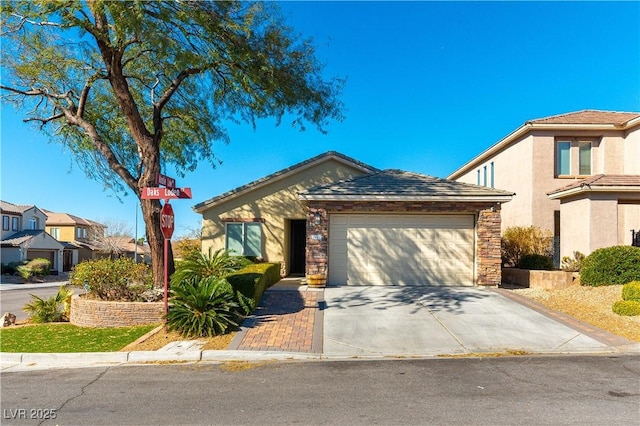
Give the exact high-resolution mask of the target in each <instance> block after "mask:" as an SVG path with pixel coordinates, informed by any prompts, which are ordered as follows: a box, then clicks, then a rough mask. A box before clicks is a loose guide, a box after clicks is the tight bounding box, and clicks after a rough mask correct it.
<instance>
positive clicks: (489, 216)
mask: <svg viewBox="0 0 640 426" xmlns="http://www.w3.org/2000/svg"><path fill="white" fill-rule="evenodd" d="M500 222H501V219H500V204H496V205H495V206H493V207H491V208H489V209H484V210H480V212H479V213H478V223H477V227H476V229H477V238H478V241H477V244H476V250H477V262H478V268H477V274H478V275H477V284H478V285H479V286H498V285H500V282H501V280H502V269H501V267H502V257H501V253H500Z"/></svg>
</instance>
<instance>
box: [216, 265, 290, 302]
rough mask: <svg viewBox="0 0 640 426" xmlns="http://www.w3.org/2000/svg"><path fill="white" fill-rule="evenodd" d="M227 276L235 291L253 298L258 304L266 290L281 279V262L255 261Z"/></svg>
mask: <svg viewBox="0 0 640 426" xmlns="http://www.w3.org/2000/svg"><path fill="white" fill-rule="evenodd" d="M226 278H227V281H229V283H230V284H231V286H232V287H233V289H234V290H235V291H238V292H240V293H242V295H244V296H246V297H249V298H251V299H253V300H254V301H255V306H258V304H259V303H260V300H261V299H262V295H263V294H264V292H265V290H266V289H268V288H269V287H271V286H272V285H274V284H275V283H277V282H278V281H280V264H279V263H255V264H252V265H249V266H245V267H244V268H242V269H241V270H239V271H238V272H234V273H232V274H230V275H228V276H227V277H226Z"/></svg>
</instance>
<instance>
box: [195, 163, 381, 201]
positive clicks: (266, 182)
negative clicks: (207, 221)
mask: <svg viewBox="0 0 640 426" xmlns="http://www.w3.org/2000/svg"><path fill="white" fill-rule="evenodd" d="M330 159H333V160H336V161H339V162H340V163H342V164H346V165H348V166H350V167H353V168H355V169H358V170H360V171H362V172H365V173H371V172H372V171H374V170H377V169H375V168H373V167H369V168H367V167H365V165H363V164H358V163H354V162H351V161H348V160H347V159H345V158H342V157H341V156H340V155H335V154H330V155H328V156H326V157H321V158H318V159H317V160H316V161H312V162H310V163H307V164H304V165H302V166H300V167H298V168H295V169H293V170H289V171H287V172H286V173H282V174H280V175H277V176H273V177H272V178H270V179H265V180H264V181H262V182H259V183H257V184H256V185H255V186H249V187H247V188H245V189H243V190H241V191H238V192H233V191H234V190H231V191H230V192H232V193H231V194H229V195H227V196H225V197H221V198H218V197H214V198H212V199H209V200H207V201H203V202H202V203H199V204H196V205H195V206H193V207H192V208H193V210H194V211H195V212H196V213H203V212H204V211H205V210H208V209H210V208H212V207H215V206H217V205H219V204H222V203H224V202H227V201H229V200H233V199H234V198H237V197H240V196H242V195H244V194H247V193H249V192H251V191H254V190H256V189H259V188H262V187H264V186H266V185H271V184H272V183H274V182H278V181H280V180H282V179H285V178H287V177H289V176H291V175H293V174H296V173H299V172H302V171H304V170H307V169H309V168H311V167H313V166H315V165H317V164H319V163H321V162H324V161H327V160H330ZM275 173H276V174H277V173H278V172H275ZM262 179H264V178H262ZM260 180H261V179H258V181H260Z"/></svg>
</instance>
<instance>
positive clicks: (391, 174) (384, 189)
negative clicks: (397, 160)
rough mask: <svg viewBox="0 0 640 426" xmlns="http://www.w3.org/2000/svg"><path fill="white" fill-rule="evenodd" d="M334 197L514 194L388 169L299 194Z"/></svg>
mask: <svg viewBox="0 0 640 426" xmlns="http://www.w3.org/2000/svg"><path fill="white" fill-rule="evenodd" d="M300 195H301V197H303V198H310V199H313V197H314V196H335V197H345V196H346V197H348V196H355V197H366V196H374V197H403V196H405V197H460V198H464V197H496V196H499V197H510V196H512V195H513V193H512V192H508V191H502V190H498V189H492V188H486V187H483V186H477V185H471V184H467V183H462V182H456V181H452V180H447V179H441V178H437V177H433V176H427V175H421V174H418V173H411V172H405V171H402V170H395V169H388V170H383V171H380V172H377V173H374V174H370V175H363V176H359V177H356V178H353V179H349V180H345V181H342V182H337V183H333V184H330V185H325V186H319V187H316V188H311V189H309V190H308V191H305V192H303V193H302V194H300Z"/></svg>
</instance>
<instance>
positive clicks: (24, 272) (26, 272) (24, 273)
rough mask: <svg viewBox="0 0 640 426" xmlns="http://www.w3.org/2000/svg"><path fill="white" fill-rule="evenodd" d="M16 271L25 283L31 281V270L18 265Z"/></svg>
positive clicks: (25, 266)
mask: <svg viewBox="0 0 640 426" xmlns="http://www.w3.org/2000/svg"><path fill="white" fill-rule="evenodd" d="M16 269H17V271H18V275H20V278H22V279H23V280H25V281H31V278H32V277H33V271H32V270H31V268H29V267H27V265H20V266H18V267H17V268H16Z"/></svg>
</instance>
